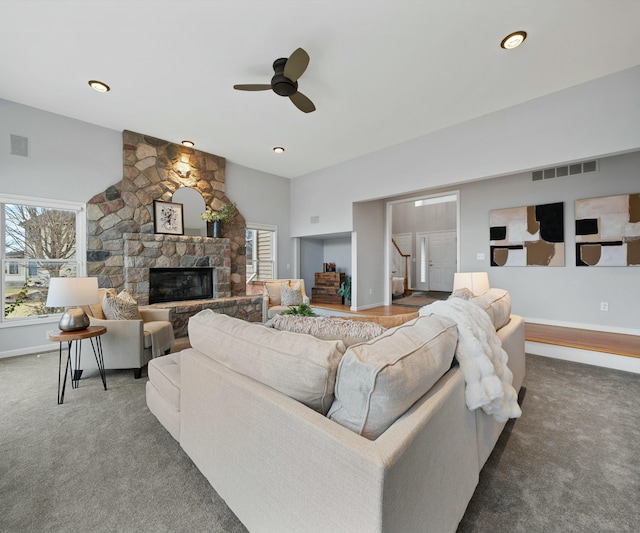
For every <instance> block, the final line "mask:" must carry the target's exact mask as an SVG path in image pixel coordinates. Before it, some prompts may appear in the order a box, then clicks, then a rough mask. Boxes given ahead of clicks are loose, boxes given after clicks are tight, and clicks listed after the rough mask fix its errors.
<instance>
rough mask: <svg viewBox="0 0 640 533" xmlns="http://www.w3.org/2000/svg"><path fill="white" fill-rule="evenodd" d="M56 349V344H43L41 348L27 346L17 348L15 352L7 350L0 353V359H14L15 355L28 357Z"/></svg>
mask: <svg viewBox="0 0 640 533" xmlns="http://www.w3.org/2000/svg"><path fill="white" fill-rule="evenodd" d="M57 349H58V343H57V342H56V343H50V344H43V345H41V346H28V347H27V348H19V349H17V350H7V351H5V352H0V359H5V358H6V357H16V356H17V355H29V354H33V353H43V352H53V351H54V350H57Z"/></svg>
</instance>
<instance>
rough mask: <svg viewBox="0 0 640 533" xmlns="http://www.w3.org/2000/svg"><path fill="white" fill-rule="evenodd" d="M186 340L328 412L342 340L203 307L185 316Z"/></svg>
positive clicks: (229, 366) (251, 375)
mask: <svg viewBox="0 0 640 533" xmlns="http://www.w3.org/2000/svg"><path fill="white" fill-rule="evenodd" d="M189 342H190V343H191V346H192V347H193V348H195V349H196V350H198V351H199V352H201V353H203V354H205V355H207V356H208V357H211V358H212V359H214V360H215V361H217V362H218V363H220V364H223V365H224V366H226V367H227V368H230V369H231V370H234V371H236V372H238V373H240V374H243V375H245V376H248V377H250V378H253V379H255V380H256V381H259V382H261V383H264V384H265V385H268V386H269V387H272V388H274V389H276V390H278V391H280V392H282V393H283V394H286V395H287V396H290V397H291V398H294V399H295V400H298V401H299V402H302V403H303V404H305V405H307V406H308V407H310V408H312V409H314V410H316V411H318V412H320V413H322V414H326V413H327V411H328V410H329V407H330V406H331V403H332V402H333V390H334V386H335V379H336V371H337V368H338V363H339V362H340V358H341V357H342V354H343V353H344V350H345V346H344V343H343V342H342V341H337V340H334V341H326V340H320V339H316V338H315V337H312V336H310V335H299V334H297V333H290V332H288V331H278V330H275V329H272V328H267V327H265V326H263V325H260V324H254V323H251V322H245V321H244V320H240V319H237V318H233V317H230V316H227V315H219V314H216V313H214V312H213V311H211V309H205V310H204V311H200V312H199V313H198V314H197V315H194V316H192V317H191V318H190V319H189Z"/></svg>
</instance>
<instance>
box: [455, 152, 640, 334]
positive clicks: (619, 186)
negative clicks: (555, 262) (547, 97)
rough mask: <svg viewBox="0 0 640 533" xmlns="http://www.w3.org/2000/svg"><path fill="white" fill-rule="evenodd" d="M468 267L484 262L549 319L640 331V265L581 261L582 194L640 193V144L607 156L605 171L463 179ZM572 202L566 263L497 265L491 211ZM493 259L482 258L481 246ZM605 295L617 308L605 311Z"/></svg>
mask: <svg viewBox="0 0 640 533" xmlns="http://www.w3.org/2000/svg"><path fill="white" fill-rule="evenodd" d="M460 189H461V193H460V201H461V271H463V272H468V271H477V270H484V271H487V272H489V280H490V282H491V285H492V286H494V287H501V288H505V289H508V290H509V291H510V292H511V294H512V299H513V309H514V311H515V312H516V313H518V314H521V315H524V316H525V317H527V318H530V319H536V320H539V321H542V322H545V323H563V324H564V323H567V324H578V325H582V326H584V325H595V326H601V327H606V329H610V330H615V329H616V328H628V329H629V330H635V331H636V332H637V333H638V334H640V323H639V322H638V319H639V317H640V267H577V266H575V265H576V263H575V256H576V254H575V215H574V202H575V200H578V199H584V198H595V197H599V196H612V195H616V194H633V193H640V152H635V153H631V154H625V155H620V156H615V157H610V158H603V159H601V160H600V169H599V172H594V173H588V174H579V175H575V176H567V177H563V178H555V179H551V180H544V181H535V182H532V181H531V175H530V174H517V175H513V176H506V177H503V178H496V179H493V180H489V181H484V182H476V183H470V184H466V185H463V186H462V187H460ZM552 202H564V234H565V250H566V253H565V265H566V266H564V267H510V268H505V267H490V266H489V265H490V262H489V224H488V221H489V211H490V210H492V209H502V208H506V207H518V206H524V205H536V204H544V203H552ZM478 252H480V253H484V255H485V259H484V260H483V261H479V260H477V259H476V255H477V253H478ZM600 302H607V303H608V304H609V311H608V312H603V311H600Z"/></svg>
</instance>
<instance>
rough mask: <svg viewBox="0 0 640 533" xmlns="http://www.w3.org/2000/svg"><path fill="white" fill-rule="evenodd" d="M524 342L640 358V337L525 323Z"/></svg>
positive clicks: (386, 309) (376, 312) (379, 311)
mask: <svg viewBox="0 0 640 533" xmlns="http://www.w3.org/2000/svg"><path fill="white" fill-rule="evenodd" d="M315 307H321V308H323V309H332V310H334V311H340V312H343V313H356V314H359V315H372V316H393V315H402V314H404V313H411V312H412V311H417V310H418V309H417V308H416V309H413V308H410V307H401V306H399V305H391V306H380V307H373V308H371V309H363V310H361V311H351V310H350V309H349V307H347V306H346V305H330V304H320V305H317V306H315ZM525 340H527V341H531V342H541V343H545V344H554V345H557V346H566V347H569V348H578V349H581V350H592V351H596V352H603V353H612V354H616V355H625V356H627V357H638V358H640V335H625V334H622V333H609V332H604V331H593V330H586V329H577V328H565V327H560V326H547V325H544V324H531V323H526V324H525Z"/></svg>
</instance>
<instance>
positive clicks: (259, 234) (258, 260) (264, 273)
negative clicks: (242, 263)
mask: <svg viewBox="0 0 640 533" xmlns="http://www.w3.org/2000/svg"><path fill="white" fill-rule="evenodd" d="M277 230H278V228H277V227H276V226H268V225H264V224H247V232H246V240H247V244H246V246H247V282H250V281H264V280H267V279H273V278H274V277H275V276H276V272H277V268H276V242H277Z"/></svg>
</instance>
